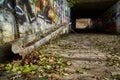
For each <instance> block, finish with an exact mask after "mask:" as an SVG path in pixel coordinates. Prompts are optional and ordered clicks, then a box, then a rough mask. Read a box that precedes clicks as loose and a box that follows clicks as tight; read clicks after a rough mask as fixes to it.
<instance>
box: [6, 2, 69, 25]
mask: <svg viewBox="0 0 120 80" xmlns="http://www.w3.org/2000/svg"><path fill="white" fill-rule="evenodd" d="M7 7H8V8H9V9H10V10H11V11H12V12H13V13H15V16H16V17H17V20H18V22H19V23H21V24H22V23H24V22H26V21H28V20H29V22H30V23H31V22H33V21H34V20H35V19H36V17H39V18H41V19H44V20H45V21H46V22H48V23H52V22H54V23H58V24H61V23H63V22H64V21H65V19H67V17H69V14H70V13H69V12H70V10H69V9H68V6H67V2H66V1H65V0H8V2H7ZM68 11H69V12H68Z"/></svg>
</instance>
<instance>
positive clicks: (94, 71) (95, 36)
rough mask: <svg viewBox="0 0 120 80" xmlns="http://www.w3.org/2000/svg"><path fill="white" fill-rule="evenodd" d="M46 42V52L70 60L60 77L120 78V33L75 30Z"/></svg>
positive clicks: (69, 79) (75, 79)
mask: <svg viewBox="0 0 120 80" xmlns="http://www.w3.org/2000/svg"><path fill="white" fill-rule="evenodd" d="M46 46H47V48H43V49H42V50H41V51H42V52H47V53H53V54H60V55H62V56H63V57H64V58H65V59H66V60H68V61H70V63H69V64H70V66H68V67H67V69H66V72H67V73H69V75H66V76H63V77H62V78H60V80H120V35H111V34H104V33H103V34H102V33H100V34H99V33H80V34H77V33H72V34H68V35H63V36H62V37H60V38H58V39H57V40H56V41H53V42H51V43H50V44H49V45H46ZM116 76H117V77H116Z"/></svg>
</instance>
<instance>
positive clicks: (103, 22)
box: [92, 1, 120, 33]
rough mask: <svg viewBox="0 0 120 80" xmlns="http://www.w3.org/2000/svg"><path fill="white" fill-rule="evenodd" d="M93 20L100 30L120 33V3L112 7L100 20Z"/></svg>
mask: <svg viewBox="0 0 120 80" xmlns="http://www.w3.org/2000/svg"><path fill="white" fill-rule="evenodd" d="M92 20H93V23H94V26H95V27H96V28H97V29H99V30H102V31H108V32H117V33H120V1H118V2H117V3H116V4H115V5H113V6H112V7H110V8H109V9H108V10H107V11H106V12H104V13H103V14H102V15H101V16H100V17H99V18H96V19H92Z"/></svg>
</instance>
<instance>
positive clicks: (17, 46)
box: [12, 25, 70, 54]
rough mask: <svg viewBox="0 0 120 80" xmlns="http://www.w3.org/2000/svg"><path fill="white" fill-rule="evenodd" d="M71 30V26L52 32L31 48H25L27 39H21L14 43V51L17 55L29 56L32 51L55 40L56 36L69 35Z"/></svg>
mask: <svg viewBox="0 0 120 80" xmlns="http://www.w3.org/2000/svg"><path fill="white" fill-rule="evenodd" d="M69 29H70V28H69V25H64V26H61V27H60V28H59V29H57V30H56V31H54V32H51V34H49V35H47V36H45V37H44V38H42V39H40V40H38V41H37V42H35V43H34V44H32V45H30V46H23V45H24V40H25V38H26V37H24V38H20V39H19V40H18V41H16V42H14V43H13V44H12V51H13V53H15V54H21V53H26V54H28V53H30V52H31V51H33V50H34V49H36V48H38V47H39V46H41V45H43V44H45V43H46V42H48V41H49V40H50V39H52V38H55V37H56V36H58V35H60V34H64V33H67V32H68V31H69ZM39 35H41V34H39ZM30 36H35V35H30ZM27 37H28V36H27ZM36 37H37V36H36Z"/></svg>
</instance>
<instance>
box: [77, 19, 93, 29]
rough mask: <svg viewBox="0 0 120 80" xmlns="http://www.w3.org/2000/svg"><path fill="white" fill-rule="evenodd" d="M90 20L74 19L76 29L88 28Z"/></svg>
mask: <svg viewBox="0 0 120 80" xmlns="http://www.w3.org/2000/svg"><path fill="white" fill-rule="evenodd" d="M90 20H91V19H90V18H80V19H76V29H87V28H89V24H90Z"/></svg>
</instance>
